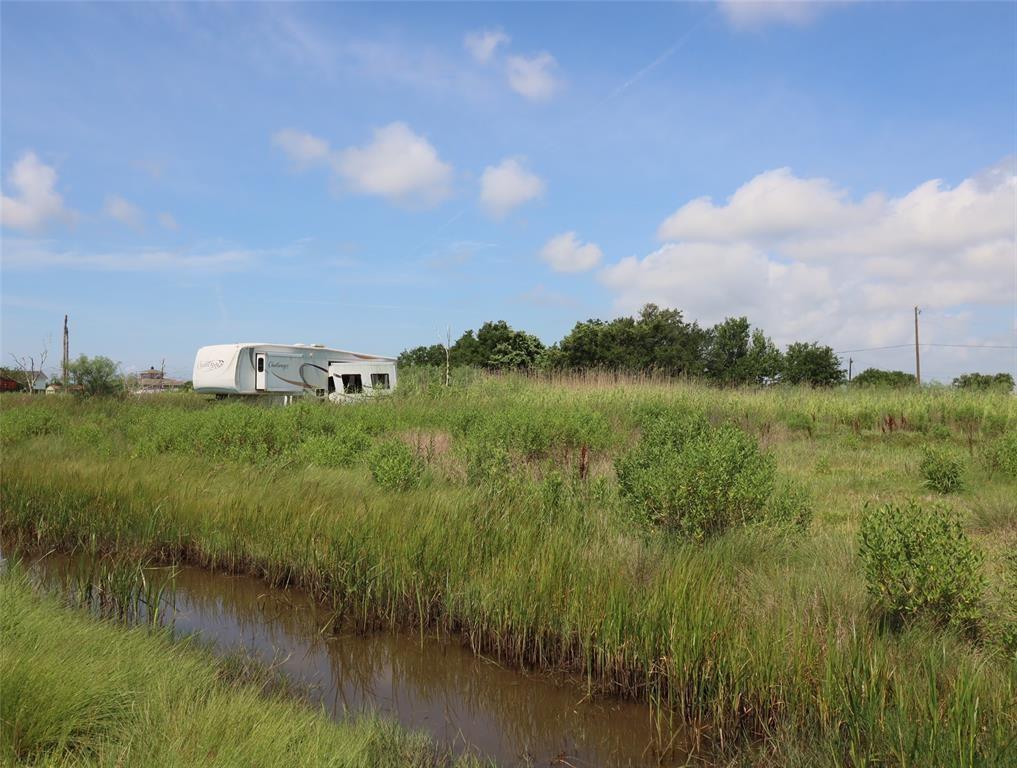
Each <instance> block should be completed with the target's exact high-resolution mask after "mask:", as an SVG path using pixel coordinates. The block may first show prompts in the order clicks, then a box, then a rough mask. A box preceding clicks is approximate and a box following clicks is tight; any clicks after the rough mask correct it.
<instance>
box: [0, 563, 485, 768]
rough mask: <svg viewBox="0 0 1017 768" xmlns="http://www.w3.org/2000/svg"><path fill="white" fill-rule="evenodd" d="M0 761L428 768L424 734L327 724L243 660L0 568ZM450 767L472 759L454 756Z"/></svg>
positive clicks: (382, 724)
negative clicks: (101, 613) (54, 594)
mask: <svg viewBox="0 0 1017 768" xmlns="http://www.w3.org/2000/svg"><path fill="white" fill-rule="evenodd" d="M0 603H2V605H3V612H2V616H0V640H2V643H0V689H2V690H3V696H2V697H0V735H2V737H3V738H2V739H0V759H2V760H3V762H4V763H6V764H21V765H26V764H45V765H54V766H61V765H66V766H81V765H94V766H106V765H108V766H114V765H125V764H126V765H159V766H192V765H220V766H242V765H243V766H248V765H266V766H267V765H307V766H314V765H321V766H349V767H350V768H353V767H354V766H356V767H358V768H359V767H360V766H363V768H374V767H375V766H381V767H385V766H390V767H391V768H396V767H397V766H399V767H401V766H418V767H419V768H424V766H438V765H451V764H452V762H453V761H452V760H451V759H449V758H447V757H446V756H444V755H442V754H440V753H439V752H438V750H437V749H436V748H435V747H434V746H433V745H432V744H431V743H430V742H429V741H428V740H427V739H426V738H425V737H423V736H421V735H416V734H407V733H406V732H404V731H402V730H401V729H400V728H399V727H398V726H397V725H395V724H393V723H391V722H387V721H384V720H381V719H378V718H373V717H366V718H362V719H357V720H351V721H347V722H340V723H335V722H332V721H330V720H329V719H328V718H327V717H326V716H325V714H324V713H322V712H319V711H315V710H313V709H310V708H308V707H306V706H304V705H303V704H302V703H300V702H299V701H297V700H295V699H293V698H292V697H291V696H289V695H285V694H283V693H280V692H279V689H278V688H274V687H272V686H271V685H270V684H269V678H270V672H267V671H265V670H259V669H255V668H253V667H252V665H251V664H250V663H249V662H244V661H241V660H236V659H234V660H232V661H230V662H222V661H217V660H215V659H213V657H212V656H211V655H210V654H209V653H208V652H206V651H203V650H201V649H200V648H198V647H196V646H194V645H193V644H189V643H172V642H170V641H169V639H168V637H167V636H166V635H165V634H163V633H152V632H150V631H147V630H145V629H144V628H136V629H125V628H123V627H122V626H121V625H117V624H113V623H108V622H100V621H97V620H95V619H93V618H90V617H88V616H87V615H85V614H84V613H81V612H77V611H71V610H68V609H66V608H61V607H60V606H59V604H58V603H57V602H56V600H54V599H52V598H48V597H40V596H39V595H38V594H37V593H34V592H33V590H32V589H31V587H30V586H29V584H28V582H27V580H26V579H25V578H24V575H23V574H19V573H17V572H11V571H8V572H7V573H5V574H4V575H2V576H0ZM458 764H459V765H464V766H465V765H474V764H475V763H474V761H473V760H472V759H470V758H464V759H462V760H461V761H459V763H458Z"/></svg>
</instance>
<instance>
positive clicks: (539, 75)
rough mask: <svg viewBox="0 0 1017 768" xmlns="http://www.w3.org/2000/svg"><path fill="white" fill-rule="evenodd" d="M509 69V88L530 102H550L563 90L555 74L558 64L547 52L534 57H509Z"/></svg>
mask: <svg viewBox="0 0 1017 768" xmlns="http://www.w3.org/2000/svg"><path fill="white" fill-rule="evenodd" d="M507 67H508V68H507V74H508V82H509V86H510V87H511V88H512V90H513V91H515V92H516V93H518V94H519V95H520V96H523V97H524V98H527V99H529V100H530V101H550V100H551V97H553V96H554V94H555V93H556V92H557V91H558V90H559V89H560V88H561V81H560V80H559V79H558V77H557V75H556V74H555V73H556V72H557V69H558V62H557V61H555V59H554V56H552V55H551V54H550V53H547V52H546V51H542V52H541V53H538V54H535V55H533V56H509V58H508V62H507Z"/></svg>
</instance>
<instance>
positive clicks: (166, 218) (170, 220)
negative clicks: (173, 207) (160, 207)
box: [159, 211, 180, 232]
mask: <svg viewBox="0 0 1017 768" xmlns="http://www.w3.org/2000/svg"><path fill="white" fill-rule="evenodd" d="M159 223H160V224H161V225H162V227H163V229H169V230H173V231H174V232H175V231H176V230H178V229H180V225H179V224H177V220H176V217H175V216H174V215H173V214H172V213H168V212H166V211H163V212H162V213H160V214H159Z"/></svg>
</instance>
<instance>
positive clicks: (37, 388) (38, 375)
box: [29, 371, 49, 394]
mask: <svg viewBox="0 0 1017 768" xmlns="http://www.w3.org/2000/svg"><path fill="white" fill-rule="evenodd" d="M29 376H30V377H31V376H34V377H35V383H34V384H33V385H32V394H35V393H36V392H45V391H46V386H47V382H49V378H48V377H47V376H46V374H45V373H43V372H42V371H32V372H30V373H29Z"/></svg>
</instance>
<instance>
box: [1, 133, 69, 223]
mask: <svg viewBox="0 0 1017 768" xmlns="http://www.w3.org/2000/svg"><path fill="white" fill-rule="evenodd" d="M56 183H57V172H56V170H55V169H54V168H53V167H52V166H49V165H46V164H45V163H43V162H42V161H41V160H39V158H38V157H37V156H36V155H35V153H34V152H26V153H25V154H23V155H22V156H21V158H20V159H19V160H18V161H17V162H16V163H15V164H14V166H13V167H12V168H11V170H10V171H9V172H8V174H7V184H8V187H9V188H13V190H14V196H12V197H8V196H7V195H3V196H2V200H0V223H2V225H3V226H5V227H9V228H11V229H21V230H28V231H34V230H39V229H42V228H43V227H44V226H45V225H46V224H48V223H49V222H51V221H59V220H63V221H73V220H74V219H75V217H76V214H75V213H74V211H71V210H70V209H68V208H65V207H64V201H63V198H62V197H61V196H60V193H59V192H57V191H56Z"/></svg>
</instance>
